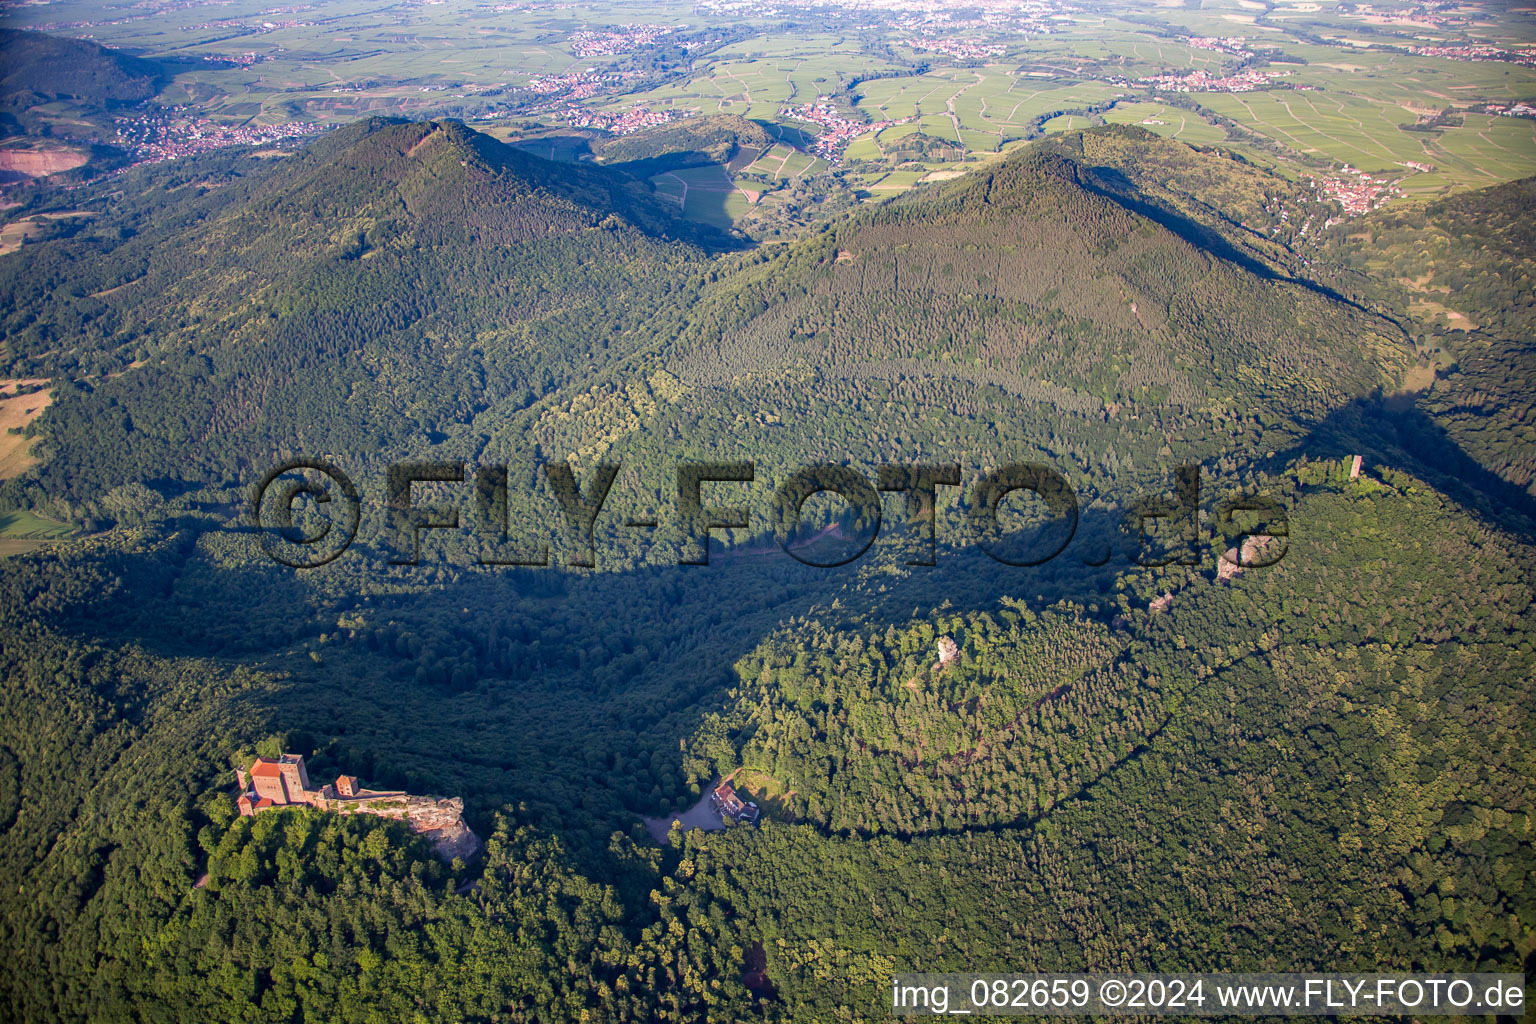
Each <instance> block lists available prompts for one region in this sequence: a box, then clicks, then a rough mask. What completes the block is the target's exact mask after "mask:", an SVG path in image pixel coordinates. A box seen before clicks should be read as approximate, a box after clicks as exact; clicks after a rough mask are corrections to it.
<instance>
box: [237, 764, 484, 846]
mask: <svg viewBox="0 0 1536 1024" xmlns="http://www.w3.org/2000/svg"><path fill="white" fill-rule="evenodd" d="M235 778H236V779H238V780H239V782H240V795H239V796H238V797H236V798H235V806H236V807H238V808H239V809H240V814H241V816H243V817H250V816H251V815H254V814H257V813H259V812H261V811H266V810H271V809H274V808H281V807H313V808H314V809H316V810H319V811H332V812H335V813H338V814H376V815H379V816H380V817H385V818H402V819H404V820H405V822H406V823H407V824H408V825H410V826H411V829H412V830H413V831H415V832H418V833H421V834H422V835H425V836H426V837H427V838H428V839H430V840H431V841H432V844H433V845H434V846H435V847H436V848H437V852H438V855H439V856H441V857H442V858H443V859H444V860H452V859H453V858H454V857H464V858H466V859H468V858H469V857H470V856H471V855H473V854H474V853H475V852H476V851H478V850H479V849H480V839H479V837H477V836H476V835H475V834H474V832H472V831H470V829H469V826H468V825H466V824H464V801H463V800H460V799H459V798H458V797H452V798H443V797H435V796H413V795H412V794H410V793H407V792H405V791H403V790H376V789H364V788H363V785H362V782H361V781H360V780H359V779H358V778H357V776H355V775H338V776H337V777H336V781H335V782H331V783H327V784H326V785H324V786H321V787H320V788H318V789H316V788H313V787H312V786H311V785H310V783H309V772H308V771H307V770H306V769H305V767H304V758H303V757H302V756H301V755H299V754H279V755H278V756H277V757H258V758H257V759H256V760H255V761H254V762H253V763H252V764H251V766H250V768H246V769H241V768H237V769H235Z"/></svg>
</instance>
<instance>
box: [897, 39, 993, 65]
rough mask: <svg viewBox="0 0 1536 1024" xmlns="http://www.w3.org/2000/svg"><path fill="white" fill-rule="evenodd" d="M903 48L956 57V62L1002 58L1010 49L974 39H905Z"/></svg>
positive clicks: (902, 41) (901, 42)
mask: <svg viewBox="0 0 1536 1024" xmlns="http://www.w3.org/2000/svg"><path fill="white" fill-rule="evenodd" d="M900 45H901V46H910V47H911V48H912V49H914V50H917V51H919V52H921V51H923V50H933V51H934V52H935V53H943V54H947V55H948V56H951V57H954V58H955V59H956V60H985V59H987V58H988V57H1001V56H1002V55H1003V54H1005V53H1007V52H1008V47H1006V46H1003V45H1002V44H1001V43H981V42H977V41H976V40H974V39H903V40H901V41H900Z"/></svg>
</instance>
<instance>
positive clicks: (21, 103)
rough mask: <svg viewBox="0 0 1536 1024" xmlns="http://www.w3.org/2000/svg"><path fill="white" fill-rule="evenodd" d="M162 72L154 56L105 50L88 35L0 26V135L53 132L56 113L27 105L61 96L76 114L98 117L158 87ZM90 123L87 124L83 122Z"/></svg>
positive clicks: (146, 96) (56, 127) (65, 128)
mask: <svg viewBox="0 0 1536 1024" xmlns="http://www.w3.org/2000/svg"><path fill="white" fill-rule="evenodd" d="M164 79H165V75H164V72H163V71H162V69H161V68H160V67H159V65H157V64H155V63H154V62H153V61H147V60H143V59H140V58H138V57H130V56H128V55H126V54H122V53H118V52H115V51H112V50H108V49H106V48H105V47H102V46H99V45H97V44H96V43H94V42H92V41H91V40H89V39H65V38H62V37H59V36H52V35H45V34H43V33H41V32H20V31H17V30H16V29H10V28H0V135H15V134H28V135H52V134H55V133H56V132H59V131H60V130H61V129H62V131H63V134H65V135H66V136H67V135H70V134H74V133H73V132H72V131H70V129H69V126H68V125H58V124H57V123H56V121H57V120H58V119H47V118H42V117H39V116H38V115H37V114H36V113H35V112H33V111H32V110H31V109H30V108H32V107H35V106H37V105H38V104H42V103H49V102H53V101H59V100H62V101H65V102H66V103H68V104H69V105H70V107H71V108H72V112H73V113H74V114H75V115H76V116H84V117H99V116H100V115H101V114H104V113H106V112H108V111H111V110H114V109H116V108H119V107H122V106H124V105H127V104H131V103H135V102H138V101H140V100H146V99H149V98H150V97H152V96H154V95H155V93H157V92H159V90H160V85H161V84H162V83H163V81H164ZM87 127H89V125H87Z"/></svg>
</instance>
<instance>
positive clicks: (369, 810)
mask: <svg viewBox="0 0 1536 1024" xmlns="http://www.w3.org/2000/svg"><path fill="white" fill-rule="evenodd" d="M327 804H328V806H327V808H326V809H327V810H332V811H336V812H337V813H339V814H376V815H378V816H379V817H382V818H400V819H403V820H404V821H405V823H406V824H407V825H409V826H411V831H412V832H415V833H417V834H418V835H420V836H423V837H425V838H426V839H427V841H429V842H430V843H431V844H432V847H433V849H434V851H435V852H436V853H437V855H438V856H439V857H440V858H442V859H443V860H445V861H451V860H453V859H454V858H455V857H460V858H462V859H464V860H468V859H469V858H471V857H473V856H474V855H475V854H476V853H478V852H480V837H479V836H477V835H475V833H474V831H473V830H471V829H470V827H469V826H468V825H466V824H465V823H464V801H463V800H461V799H459V798H458V797H436V796H413V795H411V794H410V793H379V792H374V791H369V790H364V791H363V792H362V793H360V794H358V796H356V797H353V798H351V799H345V798H336V799H333V800H329V801H327Z"/></svg>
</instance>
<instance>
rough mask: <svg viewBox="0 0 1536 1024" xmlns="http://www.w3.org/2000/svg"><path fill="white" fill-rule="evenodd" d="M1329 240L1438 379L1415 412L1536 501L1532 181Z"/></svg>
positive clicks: (1372, 219)
mask: <svg viewBox="0 0 1536 1024" xmlns="http://www.w3.org/2000/svg"><path fill="white" fill-rule="evenodd" d="M1331 241H1332V243H1333V246H1334V249H1335V251H1336V252H1337V253H1338V254H1339V255H1340V256H1341V258H1342V260H1343V261H1344V263H1345V264H1346V265H1348V266H1349V267H1351V268H1353V269H1354V270H1356V271H1357V272H1359V273H1360V278H1359V280H1360V281H1361V282H1363V285H1362V287H1365V288H1367V289H1368V290H1369V291H1370V292H1371V293H1372V295H1373V296H1374V297H1375V298H1376V299H1377V301H1379V302H1381V303H1382V304H1383V305H1385V306H1387V307H1390V308H1393V309H1395V310H1398V311H1399V312H1400V315H1401V316H1403V318H1404V319H1405V320H1409V321H1412V322H1414V323H1415V324H1416V326H1415V327H1414V331H1415V340H1416V342H1417V344H1418V347H1419V348H1420V349H1421V350H1422V351H1423V352H1424V353H1425V354H1426V356H1428V357H1429V358H1430V359H1432V360H1433V361H1434V364H1435V365H1436V367H1437V369H1438V371H1439V372H1438V374H1437V375H1436V377H1435V379H1433V380H1432V381H1430V380H1424V381H1421V382H1420V383H1421V385H1422V388H1423V390H1422V392H1421V393H1420V394H1419V395H1418V396H1417V399H1416V404H1417V406H1418V408H1419V409H1420V410H1422V411H1423V412H1424V413H1425V414H1427V415H1428V416H1429V417H1431V418H1432V420H1433V421H1434V423H1435V424H1436V426H1437V427H1438V428H1439V429H1441V430H1444V431H1445V432H1446V434H1447V435H1448V436H1449V437H1450V438H1451V439H1453V440H1454V442H1455V443H1456V444H1457V445H1458V446H1460V447H1461V448H1462V449H1463V450H1464V451H1465V452H1466V453H1467V454H1468V455H1469V456H1471V457H1472V458H1474V459H1476V460H1477V462H1478V463H1480V464H1481V466H1482V467H1484V468H1486V469H1487V470H1489V471H1490V472H1492V473H1494V474H1497V476H1498V477H1499V478H1501V479H1502V480H1504V481H1505V482H1507V483H1508V484H1511V485H1513V487H1512V489H1513V490H1514V491H1516V493H1518V492H1519V491H1524V492H1525V494H1526V496H1528V497H1531V498H1536V399H1533V396H1536V178H1526V179H1524V180H1522V181H1513V182H1510V183H1508V184H1506V185H1498V186H1495V187H1493V188H1487V189H1482V190H1480V191H1477V192H1468V193H1463V194H1461V195H1455V196H1451V197H1449V198H1446V199H1442V200H1438V201H1436V202H1433V203H1428V204H1424V205H1416V206H1401V207H1398V206H1394V207H1390V208H1388V209H1385V210H1379V211H1377V212H1376V213H1373V214H1371V215H1370V216H1369V217H1366V218H1364V219H1363V220H1361V221H1360V222H1358V223H1354V224H1349V225H1341V226H1339V227H1337V228H1334V229H1333V233H1332V238H1331ZM1405 268H1411V271H1410V270H1407V269H1405ZM1526 509H1527V513H1526V514H1527V515H1532V514H1533V513H1532V510H1533V509H1536V504H1528V505H1526Z"/></svg>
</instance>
